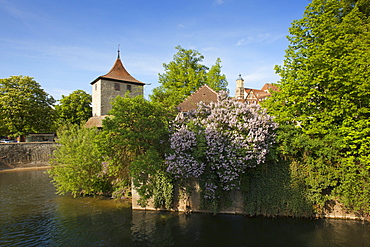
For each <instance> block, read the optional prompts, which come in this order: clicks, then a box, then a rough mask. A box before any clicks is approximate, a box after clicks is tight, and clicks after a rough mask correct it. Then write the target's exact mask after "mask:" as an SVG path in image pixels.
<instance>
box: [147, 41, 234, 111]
mask: <svg viewBox="0 0 370 247" xmlns="http://www.w3.org/2000/svg"><path fill="white" fill-rule="evenodd" d="M176 49H177V50H178V52H177V53H176V54H175V55H174V56H173V61H171V62H170V63H168V64H165V63H164V64H163V67H164V69H165V73H163V74H159V81H158V82H159V83H160V84H161V85H160V86H159V87H157V88H155V89H153V94H152V95H150V99H151V100H152V101H155V102H160V103H162V104H164V105H165V106H167V107H172V108H173V107H175V106H176V105H178V104H179V103H180V102H182V101H183V100H184V99H185V98H186V97H187V96H189V95H190V94H191V93H193V92H195V91H196V90H197V89H198V88H200V87H201V86H202V85H204V84H207V85H208V86H210V87H211V88H212V89H214V90H215V91H220V90H226V89H227V88H226V87H227V81H226V77H225V75H223V74H221V60H220V59H219V58H218V59H217V60H216V63H215V65H213V66H212V67H211V69H209V68H208V67H207V66H205V65H203V64H201V62H203V59H204V56H203V55H201V54H200V53H199V52H198V51H196V50H191V49H189V50H187V49H184V48H182V47H181V46H177V47H176Z"/></svg>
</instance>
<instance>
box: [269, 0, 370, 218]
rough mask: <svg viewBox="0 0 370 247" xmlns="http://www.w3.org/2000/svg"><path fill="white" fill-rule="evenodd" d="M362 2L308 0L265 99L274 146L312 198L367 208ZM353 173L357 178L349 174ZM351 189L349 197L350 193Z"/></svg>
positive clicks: (368, 113)
mask: <svg viewBox="0 0 370 247" xmlns="http://www.w3.org/2000/svg"><path fill="white" fill-rule="evenodd" d="M369 13H370V11H369V1H368V0H358V1H352V0H345V1H337V0H325V1H324V0H314V1H312V3H311V4H309V5H308V7H307V8H306V11H305V13H304V16H303V18H302V19H300V20H296V21H294V22H293V24H292V27H291V28H290V36H289V37H288V40H289V41H290V45H289V47H288V49H287V50H286V56H285V60H284V64H283V65H282V66H277V67H276V71H277V73H278V74H280V76H281V78H282V79H281V81H280V82H279V83H278V85H277V86H278V87H279V89H280V91H279V92H276V93H274V95H273V97H272V98H270V100H268V101H267V102H266V106H267V108H268V109H269V111H270V113H271V114H272V115H274V116H276V120H277V121H278V122H279V123H280V125H281V126H285V127H284V129H283V130H282V131H281V132H280V137H286V138H280V144H281V145H280V150H281V152H282V154H284V155H285V157H290V158H291V159H292V160H294V162H299V164H300V165H301V166H300V167H299V169H303V170H304V171H306V173H307V174H306V177H305V182H306V185H307V187H308V188H310V191H311V194H310V195H309V197H310V198H311V201H313V202H314V203H317V204H318V205H319V206H323V205H324V203H325V202H326V201H328V200H329V199H337V198H340V201H342V202H345V204H346V206H347V207H349V208H350V209H355V210H359V211H361V212H368V213H369V212H370V206H369V205H370V196H369V192H368V189H367V188H369V186H370V184H369V179H368V177H369V175H370V170H369V169H370V165H369V164H370V163H369V162H370V159H369V158H370V156H369V155H370V151H369V150H370V149H369V145H370V138H369V136H370V135H369V134H370V118H369V117H370V109H369V105H370V70H369V57H370V17H369ZM355 178H356V179H355ZM355 195H356V196H355Z"/></svg>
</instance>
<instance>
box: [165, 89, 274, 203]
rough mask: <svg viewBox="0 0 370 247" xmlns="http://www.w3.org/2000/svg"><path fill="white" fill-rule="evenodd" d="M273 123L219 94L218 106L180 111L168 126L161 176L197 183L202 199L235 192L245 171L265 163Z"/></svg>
mask: <svg viewBox="0 0 370 247" xmlns="http://www.w3.org/2000/svg"><path fill="white" fill-rule="evenodd" d="M276 128H277V124H276V123H275V122H274V121H273V119H272V117H271V116H269V115H268V114H267V113H266V111H265V110H263V109H262V108H261V107H260V106H259V105H247V104H245V103H243V102H239V101H236V100H233V99H230V98H229V97H228V96H227V94H226V93H224V92H223V93H220V94H219V97H218V102H213V103H210V104H208V105H206V104H203V103H199V104H198V107H197V109H196V110H194V111H191V112H186V113H184V112H181V113H179V114H178V116H177V117H176V119H175V121H174V122H173V123H172V125H171V137H170V143H171V150H172V153H170V154H167V156H166V163H167V165H168V168H167V171H168V172H170V173H172V174H173V175H174V176H175V177H176V178H182V179H187V178H196V179H198V180H200V181H203V184H204V188H203V190H204V192H203V196H204V198H205V199H215V197H217V196H216V194H217V193H216V192H217V190H218V189H221V190H223V191H230V190H232V189H236V188H239V187H238V186H239V184H240V176H241V174H243V173H245V171H246V169H247V168H248V167H255V166H257V165H259V164H261V163H263V162H265V159H266V155H267V154H268V152H269V148H270V147H271V145H272V144H273V143H274V141H275V132H274V130H275V129H276Z"/></svg>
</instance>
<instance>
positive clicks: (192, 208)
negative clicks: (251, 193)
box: [132, 181, 245, 214]
mask: <svg viewBox="0 0 370 247" xmlns="http://www.w3.org/2000/svg"><path fill="white" fill-rule="evenodd" d="M191 187H192V188H193V192H192V193H191V195H190V196H185V195H182V194H181V193H180V191H179V190H178V189H175V192H174V202H173V205H172V210H173V211H177V212H185V213H190V212H203V213H213V211H212V210H206V209H201V197H200V196H201V195H200V192H199V183H198V182H197V181H192V185H191ZM139 199H140V196H139V194H138V193H137V191H136V190H135V189H134V188H133V189H132V209H137V210H163V209H156V208H155V207H154V204H153V202H152V201H149V202H148V204H147V205H146V207H142V206H141V205H140V204H139V203H138V201H139ZM230 199H231V205H230V206H229V207H225V208H221V209H220V210H219V213H223V214H245V210H244V200H243V197H242V194H241V191H240V190H236V191H234V192H233V193H232V194H231V198H230Z"/></svg>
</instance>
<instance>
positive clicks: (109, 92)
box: [92, 79, 144, 116]
mask: <svg viewBox="0 0 370 247" xmlns="http://www.w3.org/2000/svg"><path fill="white" fill-rule="evenodd" d="M92 87H93V88H92V90H93V93H92V102H93V104H92V105H93V116H102V115H107V114H108V112H109V111H110V110H111V109H112V104H111V102H112V100H113V99H115V98H116V97H117V96H118V95H119V96H122V97H123V96H125V94H126V93H127V92H129V96H130V97H135V96H137V95H143V94H144V92H143V86H142V85H137V84H134V83H129V82H122V81H116V80H107V79H99V80H98V81H97V82H95V83H94V84H93V85H92Z"/></svg>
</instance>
